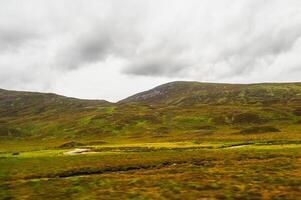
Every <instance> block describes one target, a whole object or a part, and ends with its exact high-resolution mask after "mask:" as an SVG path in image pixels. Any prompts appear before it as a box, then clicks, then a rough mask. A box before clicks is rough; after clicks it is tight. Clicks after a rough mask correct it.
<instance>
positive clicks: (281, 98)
mask: <svg viewBox="0 0 301 200" xmlns="http://www.w3.org/2000/svg"><path fill="white" fill-rule="evenodd" d="M121 102H122V103H129V102H139V103H147V104H156V103H157V104H158V103H159V104H171V105H188V106H191V105H195V104H232V103H236V104H256V103H263V104H270V103H287V102H290V103H293V102H299V103H300V102H301V83H282V84H281V83H275V84H273V83H265V84H218V83H199V82H172V83H167V84H164V85H161V86H158V87H156V88H154V89H151V90H149V91H146V92H142V93H139V94H136V95H133V96H131V97H129V98H127V99H124V100H122V101H121Z"/></svg>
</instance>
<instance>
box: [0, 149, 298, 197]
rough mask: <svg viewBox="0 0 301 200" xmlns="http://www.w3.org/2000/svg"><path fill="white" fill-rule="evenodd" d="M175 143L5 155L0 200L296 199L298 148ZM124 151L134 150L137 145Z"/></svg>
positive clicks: (0, 172) (1, 164)
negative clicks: (87, 151)
mask: <svg viewBox="0 0 301 200" xmlns="http://www.w3.org/2000/svg"><path fill="white" fill-rule="evenodd" d="M152 145H153V146H156V147H157V146H158V145H159V144H152ZM162 145H163V144H162V143H161V144H160V145H159V146H160V147H162ZM178 145H179V144H169V145H168V149H164V148H163V149H162V148H159V150H158V151H143V150H141V151H130V152H129V151H124V152H123V151H119V152H100V153H95V154H86V155H76V156H66V155H64V154H62V152H63V150H58V149H55V150H47V151H40V152H27V153H22V154H20V155H17V156H9V155H6V156H4V154H3V155H2V156H1V158H0V199H66V198H67V199H183V198H185V199H198V198H209V199H210V198H213V199H297V198H298V197H300V196H301V145H300V144H274V145H268V144H266V145H249V146H241V147H240V148H229V147H231V146H227V147H226V148H207V149H206V148H199V149H195V148H190V147H191V146H189V145H191V144H189V145H188V144H185V145H186V146H188V147H187V148H185V149H183V148H180V149H179V148H177V147H178ZM182 145H183V144H182ZM185 145H184V146H185ZM128 146H132V147H133V148H136V147H137V144H136V145H134V146H133V145H127V147H128ZM141 146H142V147H146V146H148V145H147V144H141ZM180 146H181V145H180ZM65 151H66V150H65ZM37 154H38V156H37Z"/></svg>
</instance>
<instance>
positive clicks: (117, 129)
mask: <svg viewBox="0 0 301 200" xmlns="http://www.w3.org/2000/svg"><path fill="white" fill-rule="evenodd" d="M300 123H301V84H300V83H277V84H270V83H269V84H215V83H199V82H172V83H167V84H164V85H161V86H158V87H156V88H154V89H152V90H149V91H146V92H142V93H139V94H136V95H134V96H131V97H129V98H127V99H124V100H122V101H120V102H118V103H116V104H114V103H109V102H106V101H98V100H80V99H75V98H68V97H64V96H59V95H56V94H43V93H32V92H17V91H8V90H0V137H1V140H2V141H4V139H7V140H12V139H15V138H19V139H20V138H23V139H26V138H28V139H30V140H32V139H37V140H41V139H43V140H48V139H55V140H56V139H58V138H60V139H62V140H118V141H119V140H122V139H126V140H129V138H130V139H133V140H143V141H144V140H148V141H153V140H159V141H161V140H163V141H166V140H167V141H169V140H180V141H181V140H185V139H186V140H187V139H189V140H192V139H194V138H197V139H201V138H202V139H208V138H210V140H212V139H213V138H215V139H218V138H220V137H226V138H232V139H233V138H236V137H246V138H248V140H249V139H252V138H253V136H252V134H259V133H264V134H265V133H266V132H269V131H275V132H277V134H278V137H285V138H287V137H288V136H287V135H289V134H293V136H292V137H295V134H296V133H298V132H299V131H300V132H301V128H300ZM279 131H280V132H279ZM233 133H239V134H238V135H237V134H236V135H235V134H233ZM248 135H251V136H248ZM254 138H256V137H254ZM1 140H0V142H1Z"/></svg>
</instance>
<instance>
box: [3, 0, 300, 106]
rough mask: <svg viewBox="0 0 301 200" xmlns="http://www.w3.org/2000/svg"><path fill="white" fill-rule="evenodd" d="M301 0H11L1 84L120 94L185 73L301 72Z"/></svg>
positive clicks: (291, 75) (264, 75) (233, 78)
mask: <svg viewBox="0 0 301 200" xmlns="http://www.w3.org/2000/svg"><path fill="white" fill-rule="evenodd" d="M300 9H301V1H300V0H47V1H46V0H26V1H24V0H1V1H0V88H5V89H14V90H30V91H41V92H55V93H59V94H62V95H67V96H73V97H78V98H94V99H106V100H110V101H117V100H119V99H122V98H125V97H127V96H129V95H132V94H134V93H136V92H140V91H143V90H146V89H150V88H152V87H154V86H156V85H159V84H162V83H166V82H169V81H175V80H196V81H206V82H234V83H250V82H290V81H301V10H300Z"/></svg>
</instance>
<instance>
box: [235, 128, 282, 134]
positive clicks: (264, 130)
mask: <svg viewBox="0 0 301 200" xmlns="http://www.w3.org/2000/svg"><path fill="white" fill-rule="evenodd" d="M272 132H280V130H279V129H277V128H275V127H273V126H253V127H249V128H246V129H243V130H241V131H240V133H243V134H252V133H272Z"/></svg>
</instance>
